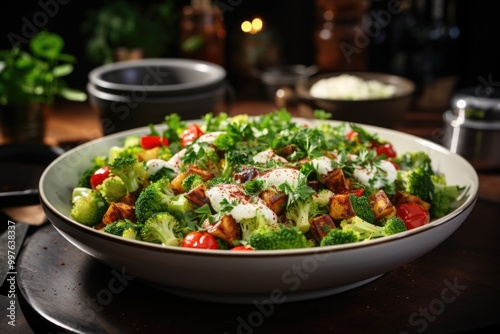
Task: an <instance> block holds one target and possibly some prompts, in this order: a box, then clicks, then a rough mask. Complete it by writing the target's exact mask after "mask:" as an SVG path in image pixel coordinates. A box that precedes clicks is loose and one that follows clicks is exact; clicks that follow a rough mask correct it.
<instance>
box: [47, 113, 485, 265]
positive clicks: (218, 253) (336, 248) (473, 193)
mask: <svg viewBox="0 0 500 334" xmlns="http://www.w3.org/2000/svg"><path fill="white" fill-rule="evenodd" d="M293 119H294V120H296V121H298V122H300V121H304V122H307V123H310V122H311V121H313V122H314V120H311V119H306V118H300V117H294V118H293ZM199 121H200V120H199V119H198V120H188V121H186V122H187V123H188V124H190V123H194V122H199ZM332 122H334V123H342V122H341V121H332ZM357 124H358V125H361V126H364V127H370V128H371V129H370V131H373V130H374V131H383V132H388V133H392V134H395V135H399V136H403V137H407V138H409V139H412V140H413V141H415V142H416V143H420V144H422V145H424V146H426V147H428V148H431V149H432V150H435V151H441V152H442V153H445V154H448V155H452V156H454V157H455V158H456V159H458V160H460V161H461V162H462V164H463V165H464V166H467V167H468V168H469V169H470V171H471V172H472V175H473V177H474V180H473V185H474V186H473V187H471V188H472V189H469V190H470V191H469V193H468V197H467V199H466V200H465V201H464V202H463V203H461V205H460V206H459V207H458V208H456V209H455V210H454V211H452V212H450V213H449V214H447V215H446V216H444V217H441V218H438V219H436V220H434V221H431V222H430V223H428V224H426V225H424V226H420V227H417V228H414V229H412V230H408V231H405V232H401V233H398V234H395V235H391V236H386V237H383V238H376V239H372V240H366V241H363V242H356V243H350V244H341V245H333V246H324V247H311V248H301V249H286V250H259V251H256V252H231V251H227V250H206V249H191V248H183V247H176V246H163V245H159V244H153V243H147V242H143V241H139V240H130V239H125V238H122V237H118V236H114V235H111V234H105V233H103V232H102V231H99V230H96V229H94V228H92V227H89V226H86V225H83V224H81V223H78V222H76V221H75V220H73V219H71V218H69V217H66V216H65V215H64V214H62V213H61V212H59V211H58V210H56V208H55V207H54V206H53V205H52V204H51V203H50V202H49V201H48V199H47V197H46V194H45V191H46V189H44V186H43V184H44V182H45V179H46V178H47V174H48V173H49V171H50V169H51V168H54V166H56V165H57V164H58V163H59V162H60V161H61V160H63V159H65V158H66V157H67V156H69V155H72V154H74V153H75V152H78V151H79V150H85V149H87V148H89V147H90V146H93V145H96V144H99V143H100V142H101V141H107V140H112V139H116V138H119V137H125V136H127V135H130V134H140V133H148V131H149V127H148V126H144V127H139V128H135V129H130V130H125V131H121V132H118V133H115V134H111V135H107V136H104V137H101V138H97V139H93V140H91V141H89V142H87V143H84V144H82V145H79V146H77V147H75V148H72V149H71V150H68V151H66V152H64V153H63V154H62V155H60V156H59V157H57V158H56V159H55V160H54V161H52V162H51V163H50V164H49V165H48V166H47V167H46V169H45V170H44V172H43V173H42V175H41V177H40V180H39V195H40V203H41V205H42V208H43V209H44V210H45V211H48V212H49V213H50V214H52V215H53V216H56V217H58V218H59V219H60V221H61V222H62V225H66V226H67V227H68V228H73V229H77V230H78V231H80V232H83V233H85V234H87V235H90V236H93V237H99V238H101V239H104V240H106V241H111V242H113V243H118V244H122V245H124V246H132V247H140V248H142V249H143V250H148V251H155V252H164V253H171V254H180V255H187V256H189V255H203V256H211V257H238V256H240V257H241V256H248V257H254V258H261V257H262V258H269V257H270V256H271V257H272V258H275V257H289V256H292V257H293V256H308V255H315V254H323V253H330V252H343V251H350V250H355V249H361V248H365V247H375V246H376V245H382V244H387V243H390V242H392V241H394V240H399V239H404V238H409V237H411V236H414V235H416V234H420V233H424V232H425V231H428V230H430V229H433V228H436V227H438V226H440V225H443V224H446V223H450V222H451V220H452V219H453V218H456V217H458V216H460V215H461V214H462V213H464V212H466V211H467V210H469V209H471V207H473V206H474V205H475V202H476V200H477V198H478V196H479V177H478V175H477V172H476V170H475V169H474V167H472V165H471V164H470V163H469V162H468V161H467V160H466V159H465V158H463V157H462V156H460V155H459V154H457V153H453V152H451V151H450V150H449V149H447V148H446V147H444V146H442V145H440V144H437V143H434V142H432V141H430V140H427V139H424V138H421V137H418V136H415V135H412V134H408V133H404V132H401V131H397V130H393V129H387V128H382V127H378V126H374V125H369V124H359V123H357ZM163 126H164V124H159V125H156V126H155V127H156V128H157V129H158V130H162V127H163ZM49 220H50V219H49ZM51 223H52V224H53V225H54V226H55V227H56V228H57V229H58V230H63V228H61V227H59V226H57V225H59V224H57V223H54V222H52V221H51Z"/></svg>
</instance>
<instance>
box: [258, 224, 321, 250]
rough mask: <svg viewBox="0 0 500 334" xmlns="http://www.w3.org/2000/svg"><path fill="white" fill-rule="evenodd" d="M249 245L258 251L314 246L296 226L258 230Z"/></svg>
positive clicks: (279, 226)
mask: <svg viewBox="0 0 500 334" xmlns="http://www.w3.org/2000/svg"><path fill="white" fill-rule="evenodd" d="M249 244H250V246H252V247H253V248H254V249H256V250H272V249H295V248H306V247H311V246H312V244H311V243H310V242H309V241H308V240H307V238H306V237H305V236H304V234H302V232H301V231H300V230H299V229H298V228H297V227H295V226H292V227H286V226H284V225H281V224H280V225H278V226H277V227H273V226H270V225H266V226H262V227H260V228H258V229H257V230H256V231H254V233H253V234H252V236H251V237H250V239H249Z"/></svg>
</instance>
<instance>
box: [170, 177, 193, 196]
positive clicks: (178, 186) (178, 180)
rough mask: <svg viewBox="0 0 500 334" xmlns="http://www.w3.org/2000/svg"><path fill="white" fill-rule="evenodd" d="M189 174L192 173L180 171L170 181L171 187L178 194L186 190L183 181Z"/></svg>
mask: <svg viewBox="0 0 500 334" xmlns="http://www.w3.org/2000/svg"><path fill="white" fill-rule="evenodd" d="M189 174H191V173H190V172H183V173H180V174H178V175H177V176H176V177H175V178H174V179H173V180H172V181H170V187H171V188H172V190H173V191H174V192H175V193H176V194H182V193H183V192H184V188H182V181H184V179H185V178H186V177H188V175H189Z"/></svg>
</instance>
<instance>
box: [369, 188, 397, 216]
mask: <svg viewBox="0 0 500 334" xmlns="http://www.w3.org/2000/svg"><path fill="white" fill-rule="evenodd" d="M368 201H369V202H370V203H371V204H372V211H373V214H374V216H375V221H378V220H380V219H382V218H390V217H393V216H395V215H396V207H395V206H394V205H392V203H391V201H390V200H389V197H387V194H386V193H385V192H384V191H383V190H379V191H378V192H377V193H375V194H373V195H372V196H370V198H369V199H368Z"/></svg>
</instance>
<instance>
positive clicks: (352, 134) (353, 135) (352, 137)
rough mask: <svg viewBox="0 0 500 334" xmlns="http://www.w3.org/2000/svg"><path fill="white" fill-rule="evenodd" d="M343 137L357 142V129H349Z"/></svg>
mask: <svg viewBox="0 0 500 334" xmlns="http://www.w3.org/2000/svg"><path fill="white" fill-rule="evenodd" d="M345 137H346V138H347V139H349V140H352V141H358V142H359V133H358V132H357V131H354V130H351V131H349V132H348V133H347V134H346V136H345Z"/></svg>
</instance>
